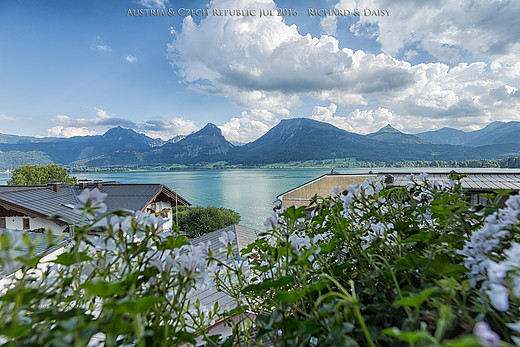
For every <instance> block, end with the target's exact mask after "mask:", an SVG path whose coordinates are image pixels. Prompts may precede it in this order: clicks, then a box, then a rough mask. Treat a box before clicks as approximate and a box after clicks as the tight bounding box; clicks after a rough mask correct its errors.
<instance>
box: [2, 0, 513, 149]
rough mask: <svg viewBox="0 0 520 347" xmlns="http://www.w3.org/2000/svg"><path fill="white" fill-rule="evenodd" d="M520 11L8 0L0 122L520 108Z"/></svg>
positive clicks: (390, 120) (196, 123) (28, 131)
mask: <svg viewBox="0 0 520 347" xmlns="http://www.w3.org/2000/svg"><path fill="white" fill-rule="evenodd" d="M182 8H189V9H207V10H208V12H209V15H208V16H202V17H182V16H179V15H178V12H177V11H178V10H179V9H182ZM140 9H156V10H163V11H164V13H165V15H164V16H155V17H154V16H137V17H134V16H128V15H127V14H128V10H132V11H133V10H140ZM214 9H217V10H233V9H249V10H255V16H231V15H226V16H214V15H213V10H214ZM260 9H262V10H264V11H268V10H273V11H274V12H275V13H276V12H277V11H278V9H280V10H281V11H283V9H293V10H294V9H296V10H297V12H298V14H297V16H288V15H286V16H273V17H270V16H267V17H265V16H264V17H260V16H259V12H260ZM309 9H311V12H312V10H322V12H321V13H324V11H323V10H335V11H336V12H335V13H339V12H340V10H341V11H342V12H343V13H347V11H350V14H349V16H346V17H340V16H321V17H320V16H312V15H309ZM356 9H357V10H358V11H359V13H360V16H354V15H353V12H354V10H356ZM170 10H171V11H173V12H174V13H175V16H168V11H170ZM374 10H379V12H380V13H384V14H386V15H385V16H368V15H367V14H372V13H373V12H374ZM382 10H385V11H382ZM386 11H388V12H386ZM519 17H520V2H518V1H498V0H496V1H490V0H486V1H481V0H475V1H453V0H436V1H411V0H409V1H391V0H367V1H351V0H349V1H347V0H335V1H332V0H322V1H310V0H306V1H289V0H283V1H282V0H278V1H272V0H254V1H252V0H214V1H187V0H170V1H167V0H125V1H95V0H90V1H89V0H85V1H58V0H47V1H37V0H25V1H15V0H3V1H1V2H0V47H1V48H0V132H1V133H8V134H18V135H35V136H64V137H68V136H74V135H88V134H102V133H103V132H105V131H106V130H107V129H109V128H111V127H114V126H117V125H121V126H123V127H127V128H132V129H134V130H136V131H139V132H143V133H146V134H148V135H149V136H152V137H161V138H163V139H168V138H171V137H173V136H175V135H179V134H188V133H190V132H192V131H195V130H197V129H199V128H201V127H203V126H204V125H205V124H206V123H208V122H213V123H215V124H217V125H218V126H219V127H220V128H221V129H222V131H223V133H224V135H225V136H226V137H227V138H228V139H229V140H232V141H236V142H249V141H252V140H254V139H256V138H258V137H259V136H261V135H263V134H264V133H265V132H266V131H268V130H269V129H270V128H271V127H273V126H274V125H276V124H277V123H278V122H279V121H280V120H281V119H285V118H292V117H310V118H313V119H316V120H319V121H325V122H329V123H331V124H334V125H336V126H338V127H340V128H343V129H345V130H349V131H353V132H357V133H368V132H373V131H376V130H378V129H379V128H381V127H383V126H385V125H386V124H392V125H393V126H394V127H396V128H398V129H401V130H403V131H406V132H411V133H415V132H420V131H425V130H433V129H438V128H441V127H444V126H450V127H454V128H459V129H463V130H474V129H479V128H481V127H482V126H484V125H486V124H488V123H490V122H492V121H497V120H499V121H511V120H520V92H519V91H518V88H520V82H519V81H520V21H518V18H519Z"/></svg>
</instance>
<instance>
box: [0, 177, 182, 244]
mask: <svg viewBox="0 0 520 347" xmlns="http://www.w3.org/2000/svg"><path fill="white" fill-rule="evenodd" d="M86 188H88V189H94V188H98V189H99V190H100V191H101V192H102V193H106V194H108V196H107V197H106V199H105V201H104V203H105V204H106V205H107V208H108V211H115V210H120V209H126V210H131V211H142V212H147V211H148V212H154V213H160V214H161V215H162V216H163V217H164V218H165V219H166V222H165V224H164V225H163V228H164V229H169V228H171V227H172V225H173V221H174V218H175V207H176V206H190V203H189V202H188V201H186V200H185V199H183V198H182V197H180V196H179V195H178V194H177V193H175V192H174V191H172V190H171V189H169V188H168V187H166V186H164V185H162V184H123V183H118V182H113V181H111V182H101V181H94V182H91V181H80V182H79V184H77V185H74V186H70V185H65V184H62V183H61V182H52V183H50V184H48V185H36V186H0V229H2V228H8V229H14V230H31V231H36V232H44V231H45V230H51V231H52V233H53V234H55V235H62V234H63V233H72V232H73V230H74V226H75V225H79V224H80V223H82V220H81V215H79V214H78V213H76V212H75V211H74V210H73V209H74V206H76V205H78V204H79V203H80V201H79V200H78V196H79V195H80V194H81V192H82V191H83V189H86ZM53 216H58V217H56V218H54V217H53Z"/></svg>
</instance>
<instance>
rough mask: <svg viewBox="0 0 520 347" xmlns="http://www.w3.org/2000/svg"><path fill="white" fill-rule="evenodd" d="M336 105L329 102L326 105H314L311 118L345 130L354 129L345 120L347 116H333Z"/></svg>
mask: <svg viewBox="0 0 520 347" xmlns="http://www.w3.org/2000/svg"><path fill="white" fill-rule="evenodd" d="M336 109H337V106H336V104H333V103H331V104H330V105H329V106H328V107H323V106H315V107H314V110H313V111H312V116H311V119H314V120H317V121H319V122H325V123H330V124H332V125H334V126H335V127H338V128H340V129H343V130H347V131H354V130H355V129H354V128H353V127H352V125H350V123H349V122H348V120H347V117H341V116H335V115H334V113H336Z"/></svg>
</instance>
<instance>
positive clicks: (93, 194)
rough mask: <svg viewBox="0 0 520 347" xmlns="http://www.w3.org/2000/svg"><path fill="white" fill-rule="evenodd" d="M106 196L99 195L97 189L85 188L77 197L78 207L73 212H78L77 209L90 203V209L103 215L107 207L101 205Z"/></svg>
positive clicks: (103, 194) (104, 194)
mask: <svg viewBox="0 0 520 347" xmlns="http://www.w3.org/2000/svg"><path fill="white" fill-rule="evenodd" d="M107 195H108V194H106V193H101V192H100V191H99V189H97V188H94V189H92V190H90V189H88V188H85V189H83V191H82V192H81V194H80V195H78V200H79V201H80V202H81V204H80V205H78V206H76V207H75V210H76V211H78V209H79V208H81V207H83V206H84V205H86V204H87V202H88V201H90V206H91V207H92V209H94V210H97V211H98V212H100V213H105V212H106V211H107V205H106V204H104V203H103V201H104V200H105V198H106V197H107Z"/></svg>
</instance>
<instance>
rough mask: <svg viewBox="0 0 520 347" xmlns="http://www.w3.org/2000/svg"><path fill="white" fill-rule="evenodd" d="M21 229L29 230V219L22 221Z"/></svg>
mask: <svg viewBox="0 0 520 347" xmlns="http://www.w3.org/2000/svg"><path fill="white" fill-rule="evenodd" d="M23 228H24V229H31V220H30V219H29V218H24V219H23Z"/></svg>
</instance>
